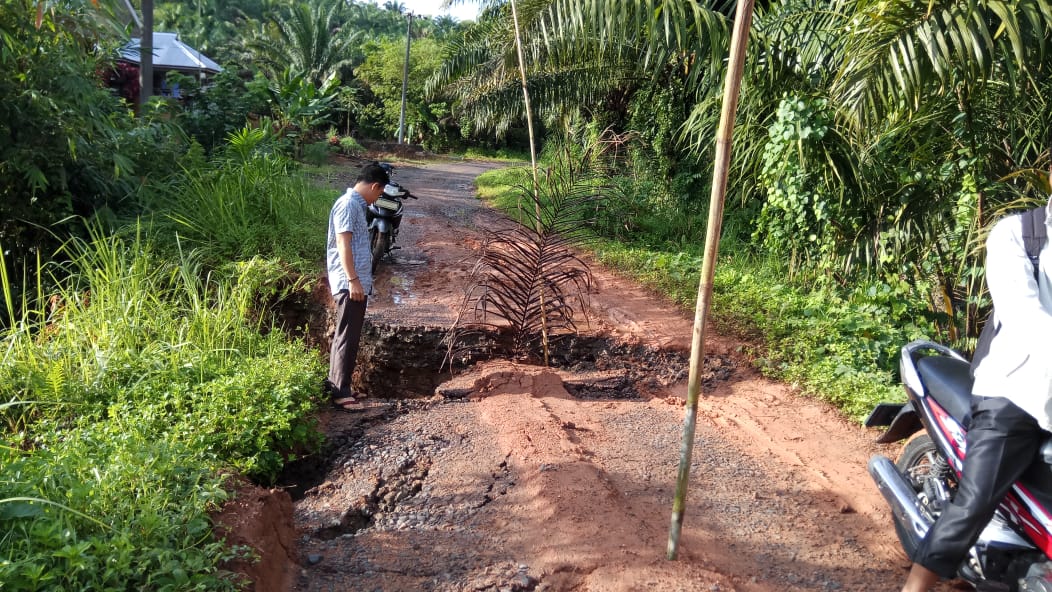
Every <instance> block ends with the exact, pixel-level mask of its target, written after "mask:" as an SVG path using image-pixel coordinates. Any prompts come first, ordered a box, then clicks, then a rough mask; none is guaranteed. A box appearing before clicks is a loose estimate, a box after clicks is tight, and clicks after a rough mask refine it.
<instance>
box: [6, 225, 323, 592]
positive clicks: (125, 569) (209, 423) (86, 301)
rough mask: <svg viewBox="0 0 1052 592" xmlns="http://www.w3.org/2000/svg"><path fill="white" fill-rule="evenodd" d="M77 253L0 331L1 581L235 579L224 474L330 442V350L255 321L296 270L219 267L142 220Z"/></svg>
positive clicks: (109, 583) (217, 586)
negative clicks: (322, 439) (156, 237)
mask: <svg viewBox="0 0 1052 592" xmlns="http://www.w3.org/2000/svg"><path fill="white" fill-rule="evenodd" d="M315 239H317V237H316V236H315ZM65 254H66V256H67V258H68V264H67V265H66V266H65V268H64V269H62V270H61V273H58V272H55V275H56V279H55V280H54V283H56V284H58V285H60V286H61V289H60V290H59V291H58V292H56V293H55V294H54V295H53V297H50V298H47V299H42V300H41V301H40V302H38V303H36V304H35V305H34V304H33V303H29V304H30V305H29V306H26V307H22V308H21V310H23V311H24V312H23V314H22V316H21V317H20V318H16V319H13V322H12V323H11V326H10V327H9V328H8V329H6V330H4V331H3V332H2V333H0V426H2V427H0V582H2V584H0V588H2V589H4V590H88V589H98V590H126V589H135V590H228V589H229V590H233V589H237V583H236V582H235V581H234V580H233V579H231V575H230V574H229V573H226V572H224V571H223V570H222V568H221V565H222V562H223V561H224V560H226V559H228V558H230V557H231V556H232V554H233V553H234V552H235V550H232V549H228V548H226V547H225V546H224V545H223V544H221V543H219V542H216V541H215V540H214V537H213V534H212V528H211V522H210V520H209V518H208V512H210V511H213V510H216V509H217V508H218V506H219V504H220V503H221V502H222V501H223V500H224V499H226V497H227V493H226V491H225V485H224V484H225V480H226V478H225V477H224V476H223V475H229V474H242V475H247V476H250V477H253V478H255V479H257V480H259V481H262V482H268V481H269V480H271V479H272V478H273V477H274V476H275V475H276V474H277V472H278V471H280V469H281V467H282V466H283V464H284V462H285V459H286V457H287V456H289V455H290V454H295V453H296V452H297V451H301V450H311V449H313V448H314V447H315V446H316V445H317V443H318V438H319V436H318V433H317V431H316V430H315V428H314V419H313V409H314V407H315V404H316V403H315V397H316V396H318V395H319V394H320V389H319V385H320V383H321V379H322V375H323V368H322V367H321V364H320V360H319V357H318V355H317V352H314V351H310V350H308V349H307V348H306V347H305V346H304V345H303V344H302V343H300V342H297V341H290V340H288V339H287V338H286V337H285V336H284V335H283V334H282V332H281V331H278V330H269V327H266V326H262V325H261V321H260V319H262V318H266V315H261V314H260V311H259V307H260V306H261V304H260V303H261V301H262V299H261V298H260V292H261V290H264V289H265V286H266V285H267V284H268V283H269V282H271V281H273V279H274V278H275V277H277V276H280V275H281V274H282V273H283V269H284V267H283V266H282V264H281V263H280V262H278V261H277V260H272V259H262V258H258V257H256V258H252V259H248V260H245V261H241V262H237V263H231V264H228V265H225V266H223V267H221V268H219V269H216V270H213V271H211V272H209V271H207V269H208V267H206V266H204V265H203V264H202V263H201V259H200V257H199V255H198V254H197V253H195V254H185V253H184V254H182V255H180V256H179V257H178V258H176V259H174V260H173V259H168V258H165V257H163V256H161V255H160V254H159V253H158V252H157V251H156V250H155V249H154V248H153V247H152V245H151V244H150V242H149V241H148V240H147V239H146V237H145V235H144V233H143V232H142V231H141V229H136V228H131V229H129V230H128V231H127V232H126V233H124V234H123V235H114V236H108V235H104V234H102V233H101V232H98V231H97V230H95V231H93V232H92V234H91V238H90V239H89V240H84V241H71V242H70V243H69V244H68V245H67V247H66V250H65ZM49 269H50V268H48V267H45V268H44V269H42V270H40V271H41V272H44V273H46V272H48V270H49ZM3 288H4V289H3V292H4V293H5V294H10V293H11V289H10V285H9V284H7V283H6V282H5V284H4V286H3ZM263 329H268V330H266V331H263Z"/></svg>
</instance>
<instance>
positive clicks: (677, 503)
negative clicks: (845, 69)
mask: <svg viewBox="0 0 1052 592" xmlns="http://www.w3.org/2000/svg"><path fill="white" fill-rule="evenodd" d="M752 12H753V0H738V10H737V12H736V14H735V17H734V32H733V33H732V35H731V49H730V56H729V62H728V64H727V79H726V82H725V83H724V88H723V111H722V112H721V113H720V128H719V131H718V133H717V134H716V163H715V167H714V170H713V174H712V193H711V195H710V199H709V223H708V228H707V230H706V236H705V258H704V259H703V260H702V264H701V280H700V281H699V283H698V302H697V306H696V307H695V309H694V334H693V337H692V340H691V345H690V377H689V379H688V382H687V412H686V417H685V419H684V421H683V438H682V440H681V441H680V447H679V475H678V477H677V478H676V495H675V498H674V499H673V501H672V526H671V528H670V529H669V533H668V558H669V559H675V558H676V555H677V553H678V552H679V534H680V530H681V529H682V527H683V511H684V507H685V505H686V500H687V482H688V481H689V479H690V462H691V456H692V453H693V451H694V429H695V427H696V426H697V416H698V395H699V393H700V392H701V381H700V374H701V367H702V360H704V346H705V323H706V322H707V320H708V315H709V308H710V307H711V304H712V278H713V277H714V276H715V272H716V256H717V255H718V253H719V246H720V227H721V225H722V223H723V202H724V197H725V196H726V194H727V170H728V169H729V168H730V163H731V140H732V138H733V134H734V115H735V112H736V111H737V110H738V94H739V91H740V90H741V82H742V71H743V70H744V65H745V47H746V44H747V43H748V40H749V26H750V24H751V23H752Z"/></svg>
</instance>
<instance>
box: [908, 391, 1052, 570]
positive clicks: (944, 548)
mask: <svg viewBox="0 0 1052 592" xmlns="http://www.w3.org/2000/svg"><path fill="white" fill-rule="evenodd" d="M1044 434H1045V433H1044V432H1042V431H1041V427H1040V426H1039V425H1038V423H1037V420H1035V419H1034V418H1033V417H1031V416H1030V415H1029V414H1028V413H1026V412H1025V411H1023V410H1022V409H1020V408H1019V407H1016V406H1015V405H1014V404H1013V403H1012V402H1011V401H1009V400H1008V399H1004V398H1001V397H973V398H972V423H971V425H970V426H969V428H968V436H967V442H968V447H967V449H966V451H965V457H964V467H963V469H962V470H961V479H960V482H959V483H958V486H957V495H956V496H954V498H953V502H952V503H951V504H950V505H949V506H948V507H947V508H946V509H945V510H943V512H942V514H941V515H940V516H939V519H938V520H936V521H935V524H934V525H932V527H931V529H930V530H928V534H927V535H925V537H924V540H923V541H921V544H920V546H919V547H918V548H917V551H916V553H914V555H913V558H912V559H913V561H914V563H919V564H921V565H923V566H924V567H926V568H928V569H930V570H931V571H933V572H935V573H937V574H939V575H940V576H942V577H944V578H952V577H954V576H955V575H956V573H957V567H958V566H959V565H960V564H961V562H962V561H964V558H965V556H966V555H967V554H968V549H970V548H971V547H972V545H974V544H975V541H976V539H978V538H979V533H981V532H982V531H983V529H984V528H986V525H987V524H988V523H989V522H990V519H991V518H993V515H994V512H995V511H996V510H997V506H998V505H999V504H1000V503H1001V500H1002V499H1003V498H1004V496H1005V494H1007V493H1008V490H1009V489H1011V487H1012V484H1013V483H1015V482H1016V480H1017V479H1019V477H1020V476H1021V475H1022V474H1023V472H1024V471H1025V470H1026V469H1027V467H1028V466H1030V463H1031V462H1033V460H1034V457H1035V456H1036V455H1037V452H1038V449H1039V448H1040V446H1041V441H1042V439H1043V437H1044Z"/></svg>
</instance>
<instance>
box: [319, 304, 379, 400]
mask: <svg viewBox="0 0 1052 592" xmlns="http://www.w3.org/2000/svg"><path fill="white" fill-rule="evenodd" d="M333 298H334V299H335V300H336V330H335V332H334V333H333V335H332V350H330V352H329V379H328V385H327V386H328V387H329V391H330V392H331V393H332V396H333V398H337V399H338V398H342V397H350V396H352V395H353V394H354V389H353V388H352V387H351V379H352V378H353V376H354V366H355V364H356V362H357V361H358V343H359V342H360V341H361V339H362V325H363V324H364V323H365V305H366V303H368V301H369V298H368V297H366V298H365V300H362V301H357V302H356V301H354V300H351V295H350V293H349V292H348V291H347V290H341V291H340V292H338V293H337V294H336V295H335V296H333Z"/></svg>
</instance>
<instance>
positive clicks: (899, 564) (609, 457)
mask: <svg viewBox="0 0 1052 592" xmlns="http://www.w3.org/2000/svg"><path fill="white" fill-rule="evenodd" d="M395 166H396V171H397V173H396V177H395V180H396V181H398V182H400V183H402V184H404V185H405V186H407V187H409V188H410V189H412V191H413V192H414V193H415V194H417V195H419V196H420V199H419V201H412V200H410V201H409V202H408V203H407V204H406V214H405V216H406V217H405V219H404V220H403V222H402V231H401V234H400V235H399V237H398V245H400V246H401V247H402V248H401V250H399V251H395V257H394V258H393V259H391V258H388V259H387V260H385V261H384V262H383V263H382V264H381V267H380V271H379V274H378V281H377V287H376V289H375V292H374V296H373V298H372V299H371V300H370V302H369V315H368V320H367V323H369V326H368V327H367V333H366V336H365V338H364V340H363V358H362V362H361V365H363V366H364V367H366V370H363V374H362V376H361V377H360V378H361V382H362V385H363V387H364V388H366V389H367V390H368V391H369V394H370V395H371V396H372V397H374V399H373V403H372V405H371V406H370V407H369V408H368V409H367V410H365V411H362V412H358V413H350V414H348V413H342V412H337V411H328V410H327V411H324V412H323V413H322V416H321V422H322V427H323V428H324V431H325V432H326V434H327V437H328V444H327V446H326V449H325V450H324V451H323V453H322V454H320V455H318V456H317V457H314V458H308V459H305V460H304V461H301V462H300V463H297V465H296V466H294V467H292V468H291V469H290V471H289V472H288V473H286V475H285V476H284V483H283V484H284V485H285V486H286V487H287V488H288V490H289V491H290V492H291V494H292V497H293V500H294V508H295V509H294V520H295V527H296V537H297V538H296V546H297V552H296V553H297V556H296V557H297V559H298V562H299V565H298V566H297V567H296V571H295V574H294V578H293V579H294V583H293V586H294V588H293V589H294V590H297V591H303V592H306V591H329V590H334V591H342V590H362V591H374V590H383V591H403V590H404V591H415V590H435V591H483V590H485V591H528V590H588V591H606V590H609V591H615V590H618V591H620V590H663V591H664V590H692V591H696V590H701V591H710V590H711V591H729V590H739V591H745V592H767V591H772V592H773V591H785V590H809V591H810V590H814V591H829V590H850V591H857V590H870V591H874V590H876V591H879V590H897V589H898V586H899V585H900V584H901V581H902V579H903V578H904V577H905V573H906V572H905V569H906V567H907V560H906V558H905V556H904V555H903V554H902V552H901V551H900V550H899V549H898V544H897V541H896V539H895V535H894V531H893V528H892V526H891V521H890V517H889V515H888V510H887V508H886V506H885V504H884V503H883V500H882V499H881V498H880V496H879V494H878V493H877V491H876V488H875V486H874V485H873V484H872V482H871V481H870V479H869V477H868V475H867V474H866V469H865V465H866V461H867V459H868V458H869V456H870V455H871V454H874V453H877V452H880V453H883V454H888V455H891V456H893V457H894V456H895V455H897V452H898V451H897V450H893V449H888V448H886V447H878V446H876V445H874V444H872V440H873V438H874V437H875V434H873V433H868V432H866V431H865V430H864V429H863V428H860V427H858V426H857V425H855V424H853V423H851V422H848V421H846V420H844V419H843V418H841V417H840V416H839V415H838V414H837V413H836V412H835V411H834V410H833V409H832V408H830V407H829V406H827V405H825V404H823V403H821V402H817V401H814V400H811V399H808V398H803V397H800V396H798V395H797V394H795V393H793V392H792V390H791V389H790V388H789V387H787V386H785V385H782V384H778V383H775V382H771V381H769V380H767V379H765V378H763V377H762V376H760V375H759V374H757V373H756V372H755V371H754V370H752V369H751V368H750V366H749V364H748V361H747V360H745V359H744V358H743V357H742V356H741V355H740V354H739V353H738V352H739V349H740V348H739V344H738V343H736V342H735V341H734V340H733V339H729V338H725V337H721V336H718V335H712V333H711V332H710V337H709V338H708V344H707V350H708V352H709V355H708V356H707V360H706V389H705V391H706V392H705V393H704V396H703V398H702V401H701V403H700V407H699V422H698V428H697V436H696V441H695V444H694V456H693V465H692V468H691V485H690V495H689V499H688V504H687V510H686V518H685V524H684V528H683V534H682V539H681V545H680V558H679V560H677V561H668V560H666V559H665V552H666V544H667V537H668V530H669V521H670V513H671V508H672V495H673V490H674V487H675V478H676V471H677V463H678V455H679V439H680V434H681V431H682V423H683V415H684V407H683V399H684V397H685V393H686V368H687V357H688V349H689V340H690V333H691V327H692V322H693V321H692V314H691V313H688V312H683V311H680V310H676V309H675V308H674V307H672V306H670V305H668V304H667V303H664V302H662V301H661V300H660V298H658V297H656V296H655V295H653V294H651V293H648V291H647V289H646V287H645V286H641V285H638V284H636V283H633V282H631V281H627V280H624V279H621V278H618V277H616V276H615V275H613V274H611V273H610V272H608V271H605V270H603V269H601V268H599V267H598V266H595V267H593V273H594V274H595V279H596V283H595V286H594V289H593V291H592V293H591V295H590V296H591V305H590V310H589V311H588V315H587V317H588V322H585V321H584V320H583V319H582V320H581V322H580V325H581V329H582V331H583V334H582V336H581V337H580V338H579V339H577V340H575V341H574V343H573V344H571V345H568V346H566V347H565V348H564V349H563V350H560V353H559V355H558V356H557V362H558V363H557V365H555V367H552V368H543V367H539V366H528V365H522V364H519V363H514V362H512V361H508V360H488V361H482V362H479V363H477V364H475V365H474V366H472V367H470V368H468V369H467V370H466V371H465V372H463V373H459V374H458V375H457V376H454V377H451V376H450V375H449V374H448V372H446V373H439V372H437V371H436V370H435V369H434V367H433V364H434V360H435V359H436V358H438V359H440V358H441V356H442V355H443V354H444V351H442V347H441V346H439V345H438V344H437V341H436V336H440V335H441V333H442V332H443V331H444V330H445V329H446V328H447V327H449V325H450V324H451V323H452V321H453V319H454V317H455V314H456V312H457V310H458V309H459V306H460V301H461V298H462V295H463V290H464V288H465V286H466V283H467V278H468V275H469V273H470V270H471V268H472V266H473V265H474V262H475V260H476V258H477V251H476V249H478V247H479V246H480V244H481V236H482V235H481V233H480V229H485V228H493V227H494V226H495V225H498V224H502V223H506V222H502V218H501V216H499V215H497V214H496V213H494V212H492V211H491V210H489V209H487V208H486V207H485V206H483V205H482V204H481V203H480V202H479V201H478V200H477V199H475V197H474V190H473V186H472V181H473V179H474V178H475V177H476V176H477V175H478V174H480V173H482V172H484V171H485V170H487V169H489V168H492V167H493V166H494V165H490V164H482V163H471V162H463V161H460V162H453V161H441V162H439V161H433V162H426V163H422V162H414V163H397V162H396V163H395ZM353 171H354V169H353V168H349V169H348V174H347V178H342V177H338V178H333V179H330V181H331V182H332V185H333V187H334V188H336V187H339V188H341V189H342V187H345V186H346V185H347V184H349V181H350V180H351V178H352V177H353V174H354V172H353ZM699 240H700V239H699ZM369 360H372V361H369ZM377 374H386V375H387V376H388V379H389V380H388V381H387V382H385V381H384V380H381V379H380V378H378V377H377ZM392 376H393V377H394V378H391V377H392Z"/></svg>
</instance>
